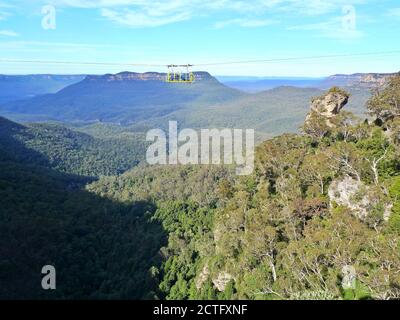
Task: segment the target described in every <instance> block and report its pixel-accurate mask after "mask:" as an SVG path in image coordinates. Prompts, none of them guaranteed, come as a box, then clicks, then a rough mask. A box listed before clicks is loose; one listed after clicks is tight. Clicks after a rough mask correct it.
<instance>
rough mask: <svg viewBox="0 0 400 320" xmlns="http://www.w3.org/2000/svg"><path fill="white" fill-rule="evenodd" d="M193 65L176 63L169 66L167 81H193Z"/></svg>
mask: <svg viewBox="0 0 400 320" xmlns="http://www.w3.org/2000/svg"><path fill="white" fill-rule="evenodd" d="M192 67H193V65H191V64H184V65H175V64H171V65H169V66H168V73H167V82H171V83H192V82H194V80H195V76H194V73H193V72H192V71H191V68H192Z"/></svg>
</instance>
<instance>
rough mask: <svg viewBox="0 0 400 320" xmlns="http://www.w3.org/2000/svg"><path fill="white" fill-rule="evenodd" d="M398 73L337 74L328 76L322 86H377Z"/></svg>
mask: <svg viewBox="0 0 400 320" xmlns="http://www.w3.org/2000/svg"><path fill="white" fill-rule="evenodd" d="M395 75H396V73H355V74H349V75H347V74H335V75H333V76H330V77H328V78H327V79H326V80H324V81H323V82H322V84H321V87H323V88H328V87H332V86H341V87H347V86H361V87H371V88H373V87H377V86H382V85H384V84H386V83H387V82H388V81H389V80H390V79H391V78H392V77H394V76H395Z"/></svg>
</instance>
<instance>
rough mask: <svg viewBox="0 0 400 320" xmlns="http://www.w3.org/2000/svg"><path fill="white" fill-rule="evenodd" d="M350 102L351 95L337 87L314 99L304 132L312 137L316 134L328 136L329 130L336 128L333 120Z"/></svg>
mask: <svg viewBox="0 0 400 320" xmlns="http://www.w3.org/2000/svg"><path fill="white" fill-rule="evenodd" d="M348 101H349V94H348V93H347V92H346V91H344V90H342V89H339V88H337V87H333V88H332V89H330V90H329V91H328V92H327V93H325V94H323V95H322V96H319V97H316V98H313V99H312V100H311V107H310V109H311V110H310V112H309V113H308V115H307V118H306V121H305V125H304V131H305V132H306V133H309V134H311V135H314V134H315V133H316V134H317V135H318V136H323V135H324V134H326V133H327V132H328V131H329V128H332V127H334V126H335V125H334V121H333V118H335V117H336V116H337V115H338V114H339V113H340V110H342V109H343V107H344V106H345V105H346V104H347V102H348ZM314 131H315V132H314Z"/></svg>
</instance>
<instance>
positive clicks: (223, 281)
mask: <svg viewBox="0 0 400 320" xmlns="http://www.w3.org/2000/svg"><path fill="white" fill-rule="evenodd" d="M231 280H233V276H232V275H231V274H229V273H227V272H225V271H222V272H220V273H219V274H218V276H217V278H215V279H213V280H212V282H213V284H214V286H215V287H216V288H217V289H218V291H220V292H222V291H224V290H225V288H226V285H227V284H228V283H229V281H231Z"/></svg>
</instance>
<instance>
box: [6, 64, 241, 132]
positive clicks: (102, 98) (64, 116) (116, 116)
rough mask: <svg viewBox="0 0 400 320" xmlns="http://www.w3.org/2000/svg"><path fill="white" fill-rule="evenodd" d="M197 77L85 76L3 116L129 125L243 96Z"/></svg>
mask: <svg viewBox="0 0 400 320" xmlns="http://www.w3.org/2000/svg"><path fill="white" fill-rule="evenodd" d="M196 78H197V81H196V82H194V83H192V84H179V83H178V84H176V83H166V82H165V81H163V80H164V79H165V75H164V74H159V73H144V74H140V73H130V72H123V73H119V74H116V75H112V74H108V75H104V76H87V77H86V78H85V79H84V80H82V81H80V82H78V83H76V84H73V85H70V86H68V87H66V88H64V89H62V90H60V91H59V92H57V93H55V94H47V95H42V96H37V97H34V98H32V99H27V100H20V101H14V102H10V103H6V104H3V105H2V106H1V107H0V110H1V112H2V113H3V114H4V113H12V114H19V115H22V116H26V118H27V119H29V120H34V121H37V120H58V121H70V122H74V121H101V122H114V123H121V124H124V125H127V124H131V123H135V122H138V121H141V120H145V119H149V118H154V117H161V116H164V115H166V114H169V113H171V112H174V111H176V110H180V109H182V108H186V107H191V108H195V107H202V106H203V107H204V106H208V105H210V104H214V103H219V102H224V101H228V100H232V99H236V98H238V97H240V96H242V95H244V94H243V93H241V92H240V91H238V90H235V89H232V88H229V87H226V86H224V85H223V84H221V83H219V82H218V81H217V80H216V79H215V78H213V77H211V76H210V75H209V74H208V73H204V72H203V73H196Z"/></svg>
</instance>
